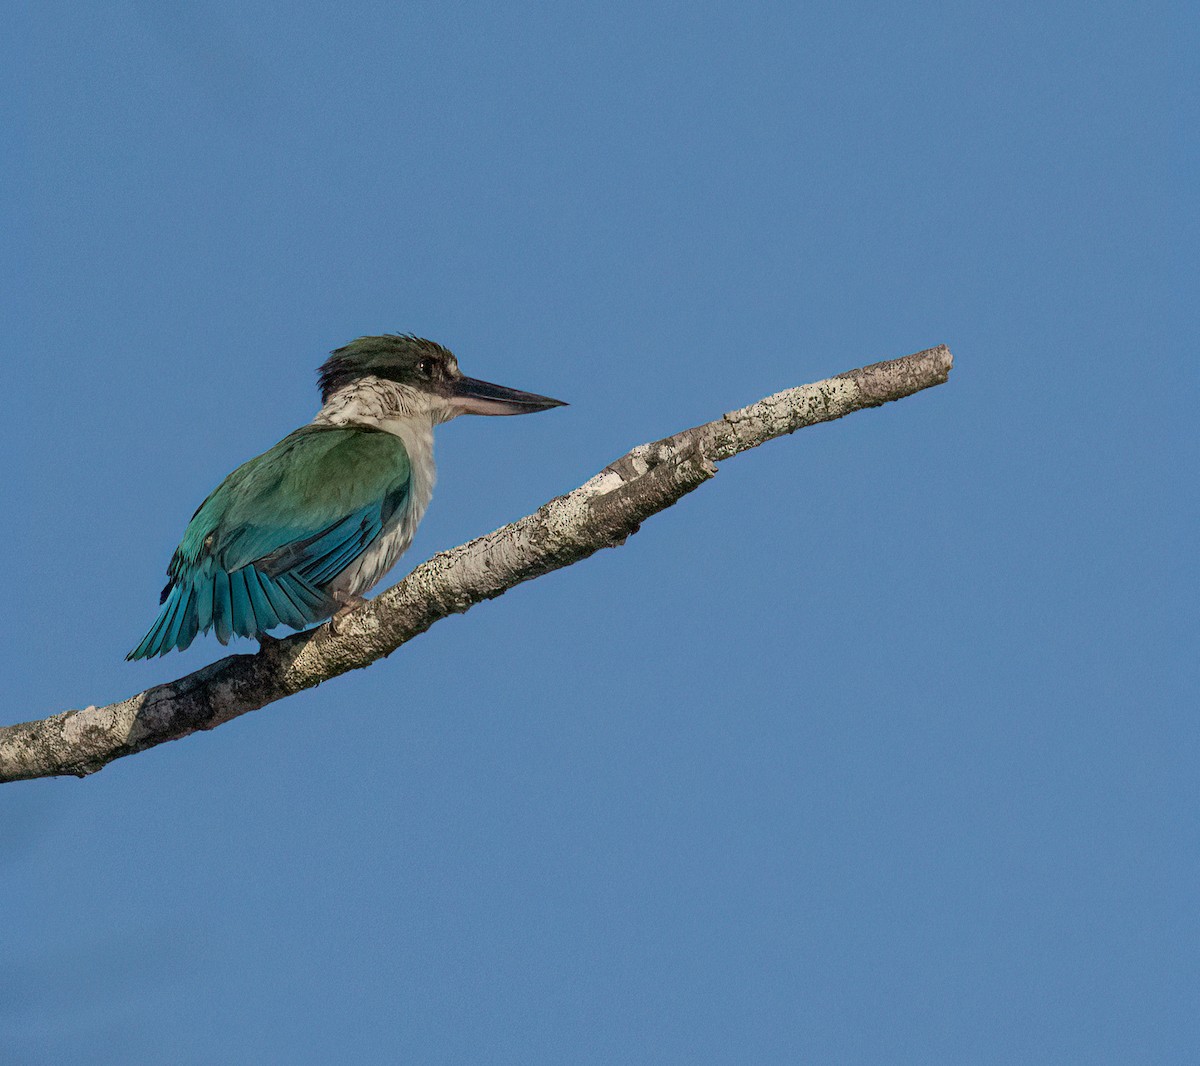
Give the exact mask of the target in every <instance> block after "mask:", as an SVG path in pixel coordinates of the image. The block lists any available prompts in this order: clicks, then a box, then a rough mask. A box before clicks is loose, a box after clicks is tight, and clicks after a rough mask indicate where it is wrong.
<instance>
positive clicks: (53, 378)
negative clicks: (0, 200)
mask: <svg viewBox="0 0 1200 1066" xmlns="http://www.w3.org/2000/svg"><path fill="white" fill-rule="evenodd" d="M1183 9H1184V5H1182V4H1178V5H1167V4H1153V3H1152V4H1141V3H1138V4H1134V3H1106V2H1100V3H1096V2H1089V3H1087V4H1082V3H1081V4H1051V5H1047V4H1045V3H1008V4H983V3H969V4H964V3H941V4H934V3H927V4H912V5H897V4H893V5H847V4H845V3H828V2H820V3H804V4H800V3H788V4H784V3H779V4H759V3H703V4H698V5H697V4H683V3H664V2H657V0H652V2H645V0H643V2H638V3H624V2H613V0H609V2H604V3H596V2H585V3H578V4H507V5H495V4H488V3H480V2H474V0H470V2H466V3H461V4H454V5H449V4H445V3H432V2H430V3H378V2H376V3H363V2H358V0H350V2H347V3H339V4H336V5H335V4H325V5H322V4H292V5H279V4H266V3H262V2H259V0H251V2H249V3H245V2H243V3H239V4H233V3H229V2H217V0H205V2H201V3H188V4H186V5H181V6H176V5H165V4H158V3H153V2H151V0H125V2H118V3H99V2H95V0H75V2H72V3H70V4H66V3H62V2H58V0H49V2H43V3H39V4H37V5H30V7H29V10H27V11H26V13H25V15H24V16H23V18H24V22H19V23H18V24H17V25H16V27H15V31H14V32H11V33H9V34H6V37H7V41H6V43H5V44H4V45H3V56H0V58H2V60H3V62H2V63H0V70H3V78H4V79H5V86H6V93H5V95H6V97H7V98H8V99H9V100H10V101H15V104H16V106H15V107H14V108H13V109H12V110H11V112H10V118H11V119H12V120H13V121H12V123H11V125H10V126H9V127H8V128H9V133H8V134H6V138H7V139H8V141H7V145H6V147H5V148H4V151H3V156H4V158H5V160H6V162H5V164H4V166H5V169H6V171H7V178H6V180H5V189H6V192H5V196H4V209H5V211H6V212H7V213H8V214H9V225H8V227H7V228H8V231H9V233H10V235H11V241H9V242H8V247H9V255H10V257H11V258H10V263H12V264H13V269H12V270H11V272H10V278H9V280H7V281H6V288H7V290H8V291H7V298H8V299H7V301H6V302H7V304H8V308H9V316H8V318H7V319H6V324H5V325H4V340H5V344H4V347H5V355H4V364H3V365H4V374H3V381H4V394H5V404H4V418H3V420H2V421H0V443H2V445H3V448H4V454H5V456H6V457H7V459H8V463H9V465H8V473H7V475H6V477H5V478H4V479H3V481H2V482H0V495H2V499H3V502H2V503H0V508H2V513H3V517H4V521H3V530H2V534H3V543H4V548H5V556H6V558H7V560H8V566H7V568H6V583H5V591H6V598H7V602H6V609H5V611H4V612H3V616H2V618H0V627H2V632H0V646H2V647H3V649H4V650H3V657H4V662H5V667H4V689H3V693H4V699H3V720H4V721H18V720H22V719H27V718H32V717H39V716H42V715H44V714H48V713H51V712H54V711H58V710H61V709H64V708H67V707H77V706H83V705H85V704H87V703H92V702H107V701H110V700H113V699H117V698H120V697H124V696H126V695H129V694H131V693H133V692H135V691H137V690H139V689H141V688H144V687H146V686H148V685H150V684H152V683H155V682H158V681H163V680H166V679H169V678H172V677H175V676H178V675H179V674H182V673H184V672H186V671H188V670H192V669H195V668H196V667H198V666H200V665H202V664H204V663H207V662H209V661H212V660H213V659H215V658H217V657H218V656H219V655H220V654H222V649H221V648H220V647H219V645H217V644H216V643H215V641H214V640H212V639H211V638H210V639H208V640H202V641H199V642H198V643H197V644H196V645H195V646H194V647H193V649H192V650H191V651H189V652H188V653H187V654H185V655H177V656H174V657H172V658H170V659H167V660H160V661H156V662H153V663H150V664H127V663H125V662H124V661H123V656H124V654H125V652H126V651H127V650H128V649H129V648H130V647H131V646H132V645H133V644H134V643H135V642H136V640H137V639H138V638H139V637H140V636H141V634H142V633H143V632H144V630H145V629H146V627H147V626H148V625H149V623H150V621H151V619H152V618H153V616H154V613H155V608H156V603H157V595H158V591H159V588H160V587H161V584H162V576H163V570H164V567H165V566H166V563H167V560H168V558H169V556H170V553H171V550H172V549H173V547H174V545H175V543H176V541H177V539H178V536H179V534H180V533H181V531H182V529H183V526H184V524H185V523H186V521H187V519H188V517H189V516H190V514H191V513H192V510H193V508H194V507H195V506H196V504H197V503H198V502H199V501H200V500H201V499H202V498H203V497H204V495H205V494H206V493H207V492H208V491H209V489H210V488H212V487H213V485H214V484H215V483H216V482H217V481H218V480H219V479H220V478H221V477H223V476H224V474H225V473H226V472H227V471H228V470H230V469H231V468H232V467H234V466H235V465H237V464H238V463H239V462H241V461H242V460H244V459H246V458H248V457H250V456H252V455H254V454H257V453H258V452H259V451H262V450H263V449H265V448H266V447H268V446H270V445H271V444H273V443H274V442H275V441H276V440H278V439H279V438H280V437H281V436H283V435H284V434H285V433H287V432H288V431H289V430H291V429H292V428H293V427H294V426H296V425H298V424H300V423H302V422H304V421H306V420H307V419H308V418H309V417H310V416H311V414H312V412H313V410H314V409H315V401H316V392H315V387H314V375H313V370H314V368H315V367H316V365H317V364H318V363H320V361H321V360H322V359H323V358H324V355H325V353H326V352H327V351H328V350H329V349H331V348H333V347H335V346H337V345H339V344H341V343H344V342H345V341H347V340H349V339H350V338H352V337H354V336H357V335H359V334H364V333H375V332H382V331H387V330H405V331H410V330H411V331H415V332H418V333H420V334H423V335H427V336H430V337H433V338H435V339H437V340H439V341H442V342H443V343H445V344H447V345H449V346H450V347H451V348H453V349H454V350H455V352H456V353H457V354H458V356H459V358H460V359H461V361H462V364H463V366H464V367H465V368H466V369H467V371H468V372H469V373H472V374H476V375H478V376H480V377H484V378H488V379H492V380H497V381H501V382H505V383H508V384H511V385H514V386H517V387H520V388H526V389H532V390H535V391H538V392H546V393H549V394H551V395H555V396H561V397H563V398H564V399H567V400H569V401H571V403H572V406H571V407H570V408H568V409H566V410H563V411H556V412H553V413H551V414H546V415H541V416H538V417H536V418H527V419H512V420H485V419H474V420H460V421H459V422H457V423H454V424H453V425H450V426H448V427H445V428H444V429H443V430H442V431H440V437H439V461H440V470H441V481H440V487H439V491H438V493H437V495H436V497H435V500H434V505H433V508H432V510H431V511H430V513H429V515H428V517H427V519H426V521H425V523H424V525H423V526H422V528H421V530H420V533H419V536H418V539H417V543H416V545H415V547H414V549H413V552H412V553H411V554H410V556H409V558H408V559H407V560H405V561H404V562H403V563H402V564H401V568H400V569H399V570H398V573H397V575H396V576H400V573H402V572H403V568H404V567H406V566H409V565H411V564H412V563H413V562H415V561H418V560H419V559H420V558H424V557H426V556H427V555H429V554H431V553H433V552H434V551H437V550H439V549H441V548H445V547H449V546H451V545H454V544H456V543H459V542H460V541H462V540H464V539H467V538H469V537H472V536H474V535H477V534H479V533H482V532H486V531H488V530H490V529H493V528H494V527H496V526H498V525H500V524H502V523H503V522H505V521H508V520H510V519H512V518H515V517H518V516H519V515H522V514H524V513H526V512H528V511H529V510H530V509H532V508H534V507H535V506H537V505H538V504H539V503H541V502H542V501H543V500H545V499H547V498H549V497H550V496H552V495H554V494H556V493H559V492H561V491H565V490H567V489H569V488H571V487H573V486H574V485H576V484H578V483H579V482H581V481H582V480H583V479H585V478H587V477H588V476H590V475H591V474H592V473H594V472H595V471H596V470H597V469H599V468H600V467H601V466H603V465H604V464H605V463H606V462H608V461H610V460H611V459H613V458H615V457H616V456H618V455H620V454H621V453H622V452H624V451H625V450H626V449H627V448H629V447H630V446H632V445H634V444H637V443H640V442H642V441H645V440H648V439H652V438H655V437H658V436H661V435H664V434H666V433H669V432H672V431H674V430H677V429H680V428H682V427H684V426H688V425H691V424H694V423H696V422H699V421H703V420H706V419H709V418H712V417H715V416H718V415H720V414H721V413H722V412H723V411H725V410H728V409H731V408H733V407H737V406H740V405H742V404H744V403H747V402H750V401H752V400H755V399H758V398H759V397H761V396H763V395H765V394H767V393H769V392H772V391H775V390H777V389H780V388H783V387H786V386H790V385H796V384H800V383H803V382H806V381H810V380H814V379H818V378H821V377H825V376H827V375H829V374H832V373H837V372H839V371H842V370H845V369H848V368H851V367H854V366H858V365H860V364H863V363H866V362H872V361H874V360H876V359H881V358H888V357H892V356H897V355H903V354H907V353H908V352H912V351H916V350H918V349H921V348H925V347H928V346H930V345H933V344H936V343H939V342H946V343H948V344H949V345H950V346H951V347H952V349H953V351H954V353H955V355H956V357H957V360H958V363H957V368H956V370H955V372H954V375H953V377H952V379H951V382H950V384H949V385H947V386H945V387H943V388H939V389H936V390H933V391H931V392H927V393H924V394H922V395H920V396H918V397H915V398H912V399H909V400H905V401H903V402H902V403H899V404H894V405H891V406H889V407H887V408H885V409H883V410H879V411H871V412H865V413H862V414H858V415H855V416H853V417H852V418H850V419H847V420H845V421H842V422H839V423H835V424H833V425H828V426H822V427H818V428H816V429H811V430H806V431H804V432H803V433H801V434H798V435H796V436H795V437H791V438H788V439H787V440H785V441H782V442H778V443H775V444H773V445H771V446H768V447H766V448H764V449H762V450H760V451H757V452H754V453H751V454H749V455H746V456H742V457H739V458H737V459H736V460H733V461H731V462H730V463H728V464H726V465H725V467H724V468H723V469H722V471H721V473H720V475H719V476H718V477H717V478H716V479H715V481H714V482H712V483H711V484H709V485H707V486H705V487H704V489H703V490H702V491H700V492H698V493H696V494H695V495H693V496H690V497H688V498H687V499H686V500H684V501H683V502H682V503H680V504H679V505H678V506H677V507H675V508H674V509H672V510H671V511H669V512H668V513H666V514H664V515H662V516H660V517H658V518H656V519H654V520H653V521H651V522H650V523H648V524H647V525H646V526H645V527H644V529H643V530H642V531H641V533H640V534H639V535H638V536H636V537H634V538H633V539H632V540H631V541H630V542H629V544H628V545H627V546H626V547H624V548H622V549H621V550H619V551H612V552H605V553H603V554H601V555H600V556H597V557H595V558H593V559H590V560H588V561H587V562H585V563H582V564H580V565H578V566H575V567H572V568H570V569H569V570H567V571H565V572H562V573H558V574H554V575H551V576H550V577H547V578H544V579H542V580H539V581H536V582H534V583H531V584H528V585H524V586H522V587H520V588H518V589H516V590H515V591H513V592H510V593H509V594H508V595H506V596H504V597H503V598H502V599H501V600H498V601H496V602H494V603H488V604H485V605H483V606H480V607H478V608H476V609H475V610H473V611H472V612H471V613H470V614H468V615H466V616H463V617H460V618H454V619H451V620H448V621H446V622H443V623H441V624H439V625H438V626H436V627H435V629H434V630H433V631H431V632H430V633H429V634H428V635H426V636H424V637H422V638H421V639H420V640H418V641H416V642H414V643H412V644H410V645H409V646H407V647H405V648H404V649H402V650H401V651H400V652H399V653H398V654H396V655H394V656H393V657H392V658H391V659H390V660H388V661H387V662H385V663H381V664H378V665H376V666H375V667H373V668H371V669H370V670H368V671H365V672H360V673H358V674H356V675H354V676H350V677H345V678H341V679H339V680H337V681H334V682H332V683H330V684H328V685H325V686H322V687H321V688H320V689H319V690H317V691H313V692H309V693H305V694H303V695H301V696H298V697H296V698H294V699H291V700H289V701H287V702H285V703H283V704H278V705H275V706H273V707H271V708H269V709H267V710H264V711H261V712H258V713H255V714H252V715H249V716H247V717H245V718H243V719H241V720H239V721H237V722H235V723H232V724H229V725H226V726H224V727H222V728H220V729H219V730H217V731H216V732H214V733H211V734H206V735H203V736H197V737H192V738H189V739H187V740H184V741H182V742H179V743H175V744H170V745H167V746H164V747H161V748H158V749H156V750H154V751H151V752H147V753H144V754H142V755H139V756H136V757H134V758H129V759H125V760H123V761H121V762H119V763H117V764H114V765H113V766H111V767H109V768H108V769H106V770H105V771H104V772H103V773H101V774H99V775H98V776H95V777H93V778H91V779H89V780H85V781H82V782H81V781H76V780H73V779H72V780H56V781H41V782H32V783H23V784H17V785H7V786H3V787H2V788H0V915H2V917H0V956H2V960H3V961H2V964H0V1048H2V1049H3V1050H2V1051H0V1058H2V1059H3V1061H4V1062H5V1063H15V1064H21V1066H24V1064H27V1063H28V1064H42V1063H55V1064H57V1063H63V1062H88V1063H96V1064H108V1063H114V1064H116V1063H139V1064H140V1063H151V1064H157V1063H164V1064H167V1063H169V1064H185V1066H189V1064H197V1066H198V1064H210V1063H232V1064H241V1063H246V1064H263V1063H267V1064H275V1063H279V1064H288V1066H292V1064H307V1063H314V1064H324V1063H331V1062H355V1063H394V1062H418V1063H465V1062H489V1063H556V1064H557V1063H597V1064H599V1063H604V1064H609V1063H681V1064H682V1063H696V1062H705V1063H708V1062H713V1063H731V1064H732V1063H780V1064H791V1063H799V1062H813V1063H880V1062H906V1063H907V1062H912V1063H931V1062H939V1063H941V1062H944V1063H966V1062H970V1063H1030V1062H1060V1063H1061V1062H1080V1063H1082V1062H1087V1063H1099V1062H1105V1063H1109V1062H1111V1063H1133V1062H1147V1063H1149V1062H1154V1063H1165V1062H1180V1063H1183V1062H1190V1063H1194V1062H1196V1061H1198V1060H1200V1021H1198V1019H1200V1011H1198V1008H1197V1003H1198V995H1200V947H1198V944H1200V920H1198V917H1197V914H1198V911H1197V897H1198V887H1200V862H1198V856H1200V815H1198V810H1200V784H1198V782H1200V774H1198V770H1200V727H1198V717H1197V702H1198V701H1197V698H1196V697H1197V668H1196V661H1197V660H1196V651H1197V647H1196V635H1197V614H1196V610H1195V597H1196V590H1197V581H1196V577H1197V574H1196V568H1195V549H1194V536H1195V519H1196V510H1195V484H1196V483H1195V477H1196V464H1195V459H1196V448H1195V425H1194V416H1193V412H1194V408H1195V400H1196V384H1197V380H1196V373H1195V366H1194V360H1195V354H1194V351H1192V347H1194V345H1193V346H1192V347H1189V348H1188V350H1187V353H1186V357H1185V353H1184V349H1183V345H1182V338H1183V335H1184V334H1185V330H1186V332H1187V335H1191V336H1193V337H1194V325H1195V320H1194V318H1191V317H1190V316H1188V317H1187V319H1186V321H1187V323H1188V325H1186V326H1185V311H1184V307H1183V303H1184V297H1185V295H1186V294H1185V292H1184V286H1183V282H1182V280H1181V279H1180V276H1181V274H1182V268H1183V266H1184V265H1185V260H1184V256H1183V250H1184V248H1185V241H1187V240H1188V238H1189V237H1190V236H1191V235H1193V234H1191V233H1189V231H1188V226H1190V225H1191V223H1190V221H1189V216H1187V215H1186V213H1185V211H1184V209H1183V197H1184V195H1185V194H1186V196H1187V198H1188V199H1189V200H1190V199H1191V194H1192V189H1188V188H1186V187H1185V186H1183V185H1182V182H1183V179H1184V175H1185V174H1186V173H1187V172H1188V170H1189V169H1190V166H1191V163H1192V162H1193V160H1192V159H1191V158H1190V157H1189V156H1188V151H1190V148H1188V147H1187V146H1185V144H1184V139H1185V138H1190V137H1192V136H1193V135H1194V125H1193V123H1194V121H1195V115H1194V114H1191V115H1190V116H1189V115H1188V114H1187V113H1185V110H1184V108H1185V105H1186V101H1185V99H1184V91H1185V87H1186V86H1187V84H1188V79H1187V78H1185V58H1186V57H1187V56H1188V55H1189V54H1190V55H1193V56H1194V54H1195V46H1196V35H1195V26H1194V24H1191V23H1190V22H1188V21H1186V17H1185V16H1184V14H1183ZM14 259H15V262H14ZM1189 272H1190V271H1189ZM1192 273H1193V280H1194V272H1192ZM1185 538H1186V539H1185ZM247 647H248V648H249V647H253V646H252V645H247Z"/></svg>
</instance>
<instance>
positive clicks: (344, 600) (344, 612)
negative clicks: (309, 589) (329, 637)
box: [329, 594, 367, 637]
mask: <svg viewBox="0 0 1200 1066" xmlns="http://www.w3.org/2000/svg"><path fill="white" fill-rule="evenodd" d="M337 601H338V603H340V604H341V607H339V608H338V609H337V611H336V612H335V613H334V615H333V617H332V618H331V619H329V631H330V632H331V633H332V634H333V635H334V636H335V637H336V636H340V635H341V634H342V633H344V632H345V623H346V619H347V618H349V617H350V616H351V615H352V614H353V613H354V612H355V611H357V610H358V609H359V608H360V607H361V606H362V605H363V604H364V603H366V602H367V601H366V600H364V599H363V598H362V597H361V596H350V595H345V594H344V595H341V596H338V597H337Z"/></svg>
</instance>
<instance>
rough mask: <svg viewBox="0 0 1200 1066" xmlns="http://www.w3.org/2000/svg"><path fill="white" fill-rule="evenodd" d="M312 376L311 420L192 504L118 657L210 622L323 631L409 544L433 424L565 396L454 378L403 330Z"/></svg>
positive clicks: (229, 629) (149, 650) (449, 362)
mask: <svg viewBox="0 0 1200 1066" xmlns="http://www.w3.org/2000/svg"><path fill="white" fill-rule="evenodd" d="M318 385H319V388H320V392H321V408H320V410H319V411H318V412H317V414H316V415H315V417H314V418H313V419H312V421H311V422H309V423H308V424H307V425H304V426H301V427H300V428H299V429H297V430H295V431H294V432H293V433H290V434H288V436H286V437H284V438H283V440H281V441H280V442H279V443H278V444H276V445H275V446H274V447H273V448H270V449H269V450H268V451H265V452H263V454H262V455H259V456H257V457H256V458H254V459H251V460H249V461H248V462H246V463H243V464H242V465H241V466H239V467H238V468H237V469H236V470H234V471H233V473H231V474H230V475H229V476H228V477H227V478H225V480H224V481H222V482H221V484H220V485H218V486H217V488H216V489H215V490H213V492H212V493H211V494H210V495H209V496H208V498H207V499H206V500H205V501H204V502H203V503H202V504H201V505H200V506H199V507H198V508H197V509H196V512H195V514H194V515H193V516H192V519H191V521H190V522H189V523H188V525H187V528H186V529H185V530H184V533H183V538H182V540H181V541H180V543H179V546H178V547H177V548H176V549H175V553H174V555H173V556H172V558H171V563H170V566H169V567H168V568H167V578H168V580H167V585H166V587H165V588H164V589H163V591H162V596H161V597H160V599H159V605H160V608H159V613H158V617H157V618H156V619H155V621H154V624H153V625H152V626H151V627H150V630H149V632H148V633H147V634H146V636H145V637H144V638H143V639H142V641H141V643H140V644H138V645H137V647H136V648H134V649H133V650H132V651H131V652H130V653H129V654H128V655H127V656H126V659H128V660H134V659H148V658H152V657H154V656H158V655H165V654H167V652H169V651H171V650H173V649H178V650H180V651H183V650H184V649H185V648H187V647H189V646H190V645H191V643H192V642H193V641H194V640H195V639H196V637H197V635H198V634H200V633H208V632H209V630H212V631H213V632H214V633H215V634H216V638H217V640H218V641H220V642H221V644H222V645H224V644H227V643H228V642H229V640H230V638H231V637H233V636H234V635H237V636H241V637H254V638H257V639H258V640H259V641H260V642H261V643H263V644H266V643H268V642H269V641H270V640H271V639H273V638H271V637H270V636H268V635H267V634H268V633H269V632H270V631H271V630H273V629H276V628H277V627H279V626H281V625H282V626H289V627H290V628H292V629H297V630H299V629H304V628H305V627H307V626H309V625H312V624H314V623H317V622H321V621H324V620H325V619H332V622H331V625H332V626H333V628H334V629H335V631H336V630H337V627H338V626H339V625H340V624H341V623H342V622H343V621H344V620H345V618H346V617H347V616H348V615H349V614H350V613H351V612H352V611H354V610H355V609H356V608H357V607H358V606H360V605H361V604H362V603H363V602H365V601H364V595H365V593H367V592H368V591H370V590H371V589H372V588H374V587H375V585H376V584H378V582H379V581H380V579H381V578H382V577H383V576H384V574H386V573H387V572H388V571H389V570H390V569H391V568H392V566H393V565H395V563H396V560H397V559H399V558H400V556H401V555H403V554H404V552H405V551H406V550H407V549H408V547H409V545H410V544H411V543H412V539H413V534H414V533H415V532H416V528H417V524H418V523H419V522H420V521H421V518H422V516H423V515H424V514H425V510H426V508H427V507H428V506H429V501H430V499H431V497H432V495H433V485H434V479H435V476H436V470H435V466H434V460H433V430H434V427H435V426H437V425H440V424H441V423H443V422H448V421H450V420H451V419H452V418H456V417H458V416H459V415H465V414H470V415H521V414H532V413H534V412H536V411H546V410H549V409H550V408H553V407H564V406H566V404H565V403H564V402H563V401H562V400H554V399H551V398H550V397H548V396H539V395H537V394H536V393H531V392H521V391H519V390H517V389H510V388H506V387H504V386H503V385H493V384H491V383H490V382H486V381H479V380H478V379H476V378H469V377H466V376H464V375H463V373H462V371H461V370H460V369H459V367H458V360H457V359H456V358H455V356H454V354H453V353H452V352H451V351H450V350H449V349H447V348H444V347H442V345H440V344H437V343H435V342H434V341H431V340H426V339H424V338H423V337H416V336H413V335H412V334H409V333H388V334H382V335H379V336H371V337H359V338H358V339H357V340H355V341H352V342H351V343H350V344H347V345H345V346H344V347H342V348H338V349H336V350H334V351H333V352H331V353H330V355H329V358H328V359H327V360H326V361H325V362H324V364H323V365H322V366H321V367H320V369H319V370H318Z"/></svg>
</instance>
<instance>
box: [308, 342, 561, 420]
mask: <svg viewBox="0 0 1200 1066" xmlns="http://www.w3.org/2000/svg"><path fill="white" fill-rule="evenodd" d="M319 374H320V386H321V402H322V403H328V402H329V400H330V397H332V396H333V395H334V394H335V393H337V392H340V391H341V390H342V389H345V388H347V387H349V386H353V385H354V384H355V383H357V382H359V381H362V380H363V379H365V378H376V379H380V380H383V381H391V382H395V383H396V384H397V385H400V386H402V387H403V388H404V390H405V391H406V392H407V393H408V394H410V395H412V396H413V397H414V398H420V399H422V400H424V401H426V403H427V404H428V405H429V407H430V408H434V409H440V411H439V414H440V416H441V417H440V419H439V420H445V419H448V418H454V417H455V416H457V415H525V414H532V413H533V412H535V411H546V410H549V409H550V408H551V407H563V406H565V404H564V403H563V401H562V400H552V399H551V398H550V397H549V396H538V395H537V394H536V393H532V392H520V391H519V390H517V389H509V388H506V387H505V386H503V385H493V384H491V383H490V382H487V381H479V380H478V379H477V378H469V377H465V376H464V375H463V372H462V371H461V370H459V369H458V360H457V359H455V358H454V353H453V352H451V351H450V350H449V349H447V348H443V347H442V346H441V345H440V344H435V343H434V342H433V341H428V340H424V339H423V338H421V337H413V336H410V335H408V334H395V333H388V334H384V335H383V336H380V337H359V338H358V340H356V341H351V342H350V343H349V344H347V345H346V346H345V347H344V348H338V349H337V350H336V351H334V352H332V353H331V354H330V356H329V358H328V359H327V360H325V363H324V365H323V366H322V367H321V369H320V372H319Z"/></svg>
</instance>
